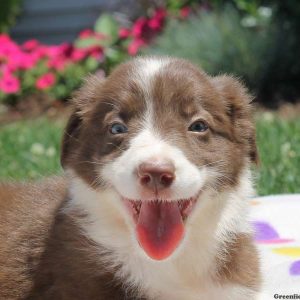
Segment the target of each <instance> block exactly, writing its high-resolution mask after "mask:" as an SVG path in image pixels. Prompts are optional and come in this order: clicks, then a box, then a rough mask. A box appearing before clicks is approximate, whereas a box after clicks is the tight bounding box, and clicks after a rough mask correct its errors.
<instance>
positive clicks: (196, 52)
mask: <svg viewBox="0 0 300 300" xmlns="http://www.w3.org/2000/svg"><path fill="white" fill-rule="evenodd" d="M246 21H247V20H246ZM265 23H267V24H265V25H264V26H255V27H247V26H250V25H251V24H249V25H248V24H247V23H244V24H243V22H241V17H240V14H239V12H238V11H237V10H236V9H235V8H233V7H232V6H227V7H225V8H224V9H223V10H214V11H207V10H202V11H201V12H200V13H198V14H197V15H194V16H193V17H191V18H190V19H188V20H187V21H185V22H181V21H179V20H171V21H170V22H169V24H167V26H166V29H165V31H164V33H163V34H162V35H161V36H160V37H159V38H158V39H157V40H156V41H155V43H154V44H153V45H152V47H150V48H149V49H147V50H146V51H145V52H146V53H151V54H172V55H175V56H179V57H183V58H187V59H190V60H192V61H193V62H194V63H196V64H198V65H200V66H201V67H202V68H203V69H204V70H206V71H207V72H208V73H210V74H213V75H216V74H218V73H220V72H221V73H231V74H234V75H236V76H238V77H241V78H242V79H243V80H244V81H246V82H247V84H248V85H249V86H250V87H251V88H252V89H254V90H256V91H257V90H260V89H261V86H260V84H261V82H262V81H263V79H264V77H265V76H266V73H267V71H268V69H269V66H270V63H271V59H272V55H271V56H270V49H272V48H273V45H274V34H275V33H276V30H277V29H276V27H275V26H273V25H271V24H270V23H268V22H267V21H266V20H265Z"/></svg>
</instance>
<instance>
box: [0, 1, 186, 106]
mask: <svg viewBox="0 0 300 300" xmlns="http://www.w3.org/2000/svg"><path fill="white" fill-rule="evenodd" d="M182 6H183V4H182V5H179V6H178V8H179V9H178V10H177V12H176V13H175V14H174V10H173V11H172V13H170V12H168V11H167V9H166V8H157V9H154V10H152V13H150V14H149V16H142V17H140V18H138V19H137V20H136V21H135V22H133V24H132V25H131V26H130V27H121V26H119V24H118V23H117V21H116V20H115V19H114V18H113V17H112V16H110V15H107V14H104V15H102V16H101V17H100V18H99V19H98V21H97V22H96V24H95V28H94V30H91V29H87V30H83V31H82V32H81V33H80V34H79V36H78V38H77V39H76V40H75V41H74V42H73V43H72V44H69V43H63V44H60V45H45V44H42V43H40V42H39V41H37V40H34V39H33V40H28V41H26V42H25V43H23V44H17V43H16V42H15V41H13V40H12V39H11V38H10V37H9V35H7V34H0V102H4V103H9V104H15V103H17V102H18V101H20V100H21V99H23V98H24V97H25V96H28V95H32V94H37V93H47V95H49V96H50V97H51V99H59V100H64V99H67V98H68V97H69V96H70V94H71V93H72V91H73V90H74V89H75V88H77V87H78V86H79V85H80V83H81V81H82V78H83V77H84V76H85V75H86V74H88V73H94V72H96V71H97V72H99V73H102V74H103V75H104V74H105V73H107V72H109V71H110V69H111V68H112V67H113V66H114V65H116V64H118V63H120V62H121V61H123V60H124V59H126V58H128V57H129V56H133V55H136V54H137V53H138V52H139V51H140V49H141V48H143V47H145V46H147V45H148V44H149V43H150V42H151V41H152V39H153V38H154V37H155V36H156V35H157V34H159V33H160V32H161V31H162V30H163V27H164V24H165V22H166V19H167V18H171V17H174V16H175V15H177V16H179V17H180V16H181V18H185V17H187V15H188V14H189V8H186V7H182ZM181 7H182V9H181Z"/></svg>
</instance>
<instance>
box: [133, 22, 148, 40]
mask: <svg viewBox="0 0 300 300" xmlns="http://www.w3.org/2000/svg"><path fill="white" fill-rule="evenodd" d="M147 23H148V22H147V19H146V18H144V17H141V18H139V19H137V20H136V22H135V23H134V24H133V27H132V35H133V36H134V37H141V36H142V34H143V32H144V31H145V30H146V29H147V27H148V26H147V25H148V24H147Z"/></svg>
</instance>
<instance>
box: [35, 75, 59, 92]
mask: <svg viewBox="0 0 300 300" xmlns="http://www.w3.org/2000/svg"><path fill="white" fill-rule="evenodd" d="M54 83H55V76H54V74H53V73H46V74H44V75H42V76H40V77H39V78H38V79H37V81H36V83H35V86H36V87H37V88H38V89H39V90H45V89H47V88H50V87H51V86H53V84H54Z"/></svg>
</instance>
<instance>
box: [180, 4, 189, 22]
mask: <svg viewBox="0 0 300 300" xmlns="http://www.w3.org/2000/svg"><path fill="white" fill-rule="evenodd" d="M190 13H191V8H190V7H188V6H185V7H182V8H181V9H180V12H179V14H180V17H181V18H183V19H186V18H187V17H188V16H189V15H190Z"/></svg>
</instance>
